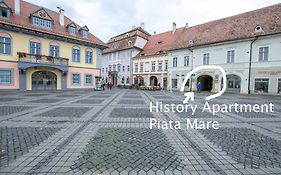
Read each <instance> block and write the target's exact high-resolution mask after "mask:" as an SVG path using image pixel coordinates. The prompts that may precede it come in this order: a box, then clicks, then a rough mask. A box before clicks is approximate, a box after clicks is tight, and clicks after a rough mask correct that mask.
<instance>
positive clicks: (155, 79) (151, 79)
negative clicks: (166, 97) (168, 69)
mask: <svg viewBox="0 0 281 175" xmlns="http://www.w3.org/2000/svg"><path fill="white" fill-rule="evenodd" d="M157 83H158V81H157V78H156V77H155V76H151V77H150V86H158V84H157Z"/></svg>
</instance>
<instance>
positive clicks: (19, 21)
mask: <svg viewBox="0 0 281 175" xmlns="http://www.w3.org/2000/svg"><path fill="white" fill-rule="evenodd" d="M4 2H5V3H6V4H7V5H8V6H9V7H10V8H11V9H12V11H13V12H14V11H15V10H14V9H15V7H14V0H4ZM20 8H21V10H20V16H17V15H15V14H14V13H13V14H12V15H11V17H10V18H9V19H4V18H0V22H6V23H8V24H14V25H18V26H21V27H23V28H32V29H35V30H38V31H40V32H46V33H51V34H56V35H61V36H64V37H69V38H71V39H77V40H81V41H86V42H90V43H93V44H96V45H100V46H103V47H104V45H105V44H104V43H103V42H102V41H101V40H100V39H98V38H97V37H96V36H94V35H93V34H91V33H89V35H88V38H83V36H82V35H81V34H80V33H79V32H77V34H76V36H73V35H70V34H69V33H68V30H67V28H66V26H67V25H68V24H70V23H72V22H73V21H72V20H70V19H69V18H68V17H66V16H65V17H64V23H65V24H64V27H62V26H61V25H60V23H59V16H60V13H59V12H55V11H52V10H49V9H46V8H44V9H45V10H46V12H47V13H48V14H49V15H50V17H51V18H52V19H53V20H54V26H53V28H52V29H45V28H42V27H37V26H35V25H32V24H31V19H30V14H31V13H32V12H34V11H36V10H38V9H40V8H42V7H40V6H37V5H34V4H31V3H29V2H26V1H21V7H20ZM77 26H78V28H77V29H78V30H79V29H80V28H81V27H80V26H79V25H77Z"/></svg>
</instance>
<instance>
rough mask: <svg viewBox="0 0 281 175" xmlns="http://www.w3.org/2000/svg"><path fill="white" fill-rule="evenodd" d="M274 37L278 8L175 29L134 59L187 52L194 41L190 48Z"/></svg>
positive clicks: (280, 27) (280, 20)
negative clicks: (258, 29)
mask: <svg viewBox="0 0 281 175" xmlns="http://www.w3.org/2000/svg"><path fill="white" fill-rule="evenodd" d="M258 25H260V26H261V27H262V29H263V31H262V32H260V33H255V32H254V29H255V27H256V26H258ZM275 33H281V4H276V5H272V6H269V7H265V8H261V9H258V10H254V11H251V12H246V13H242V14H239V15H235V16H231V17H227V18H223V19H219V20H215V21H211V22H208V23H204V24H200V25H196V26H193V27H188V28H186V27H182V28H179V29H177V30H176V32H175V33H174V34H173V33H172V31H169V32H164V33H161V34H158V35H153V36H151V37H149V41H148V42H147V44H146V45H145V47H144V49H143V51H142V52H141V53H139V54H138V55H137V56H141V55H154V54H158V53H159V51H169V50H176V49H181V48H187V47H188V44H189V41H190V40H193V43H194V44H193V46H200V45H207V44H213V43H219V42H224V41H232V40H238V39H246V38H251V37H255V36H263V35H270V34H275ZM158 41H163V44H157V42H158Z"/></svg>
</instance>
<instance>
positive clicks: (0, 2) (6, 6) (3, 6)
mask: <svg viewBox="0 0 281 175" xmlns="http://www.w3.org/2000/svg"><path fill="white" fill-rule="evenodd" d="M0 7H2V8H5V9H9V10H11V8H10V7H9V6H8V5H7V4H6V3H5V2H4V1H0Z"/></svg>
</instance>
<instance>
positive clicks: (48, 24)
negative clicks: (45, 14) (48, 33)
mask: <svg viewBox="0 0 281 175" xmlns="http://www.w3.org/2000/svg"><path fill="white" fill-rule="evenodd" d="M32 24H33V25H36V26H39V27H44V28H52V26H53V22H52V21H50V20H46V19H42V18H38V17H34V16H33V17H32Z"/></svg>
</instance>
